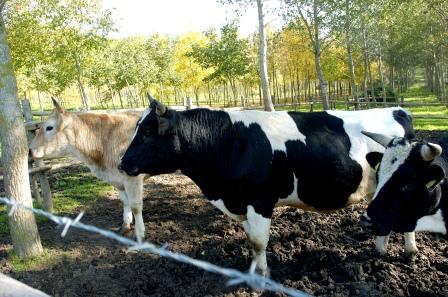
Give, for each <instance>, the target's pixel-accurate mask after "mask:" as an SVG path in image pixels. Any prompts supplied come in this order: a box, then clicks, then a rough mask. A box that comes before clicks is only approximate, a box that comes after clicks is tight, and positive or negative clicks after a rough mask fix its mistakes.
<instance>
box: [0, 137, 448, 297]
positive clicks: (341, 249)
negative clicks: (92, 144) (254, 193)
mask: <svg viewBox="0 0 448 297" xmlns="http://www.w3.org/2000/svg"><path fill="white" fill-rule="evenodd" d="M422 135H423V136H434V137H438V136H440V133H431V134H430V133H428V132H425V133H419V135H418V136H420V137H421V136H422ZM444 136H445V135H444ZM66 170H68V171H70V170H74V171H79V170H87V169H86V168H84V167H80V166H79V165H76V166H72V167H69V168H67V169H66ZM364 209H365V204H364V205H363V204H359V205H356V206H352V207H349V208H347V209H344V210H341V211H337V212H334V213H329V214H316V213H312V212H304V211H301V210H296V209H292V208H281V209H277V210H276V212H275V215H274V218H273V226H272V229H271V238H270V243H269V246H268V256H267V257H268V264H269V266H270V268H271V277H272V278H273V279H274V280H276V281H278V282H281V283H283V284H285V285H287V286H290V287H293V288H297V289H299V290H303V291H305V292H308V293H310V294H312V295H317V296H448V241H447V240H446V239H444V238H442V237H440V236H438V235H434V234H424V233H419V234H417V243H418V246H419V249H420V253H419V254H418V255H417V256H416V257H414V258H413V259H407V258H406V257H404V255H403V236H402V235H400V234H395V235H393V236H392V237H391V242H390V249H389V253H388V255H387V256H384V257H380V256H378V255H376V254H375V253H374V251H373V247H374V242H373V236H372V235H371V234H369V233H368V232H367V231H366V230H363V229H362V228H361V227H360V225H359V224H358V220H359V217H360V215H361V214H362V213H363V211H364ZM70 215H72V216H75V215H76V214H70ZM144 220H145V224H146V235H147V239H148V240H150V241H152V242H154V243H156V244H160V245H162V244H165V243H167V244H168V249H170V250H172V251H176V252H182V253H186V254H187V255H189V256H192V257H194V258H198V259H203V260H206V261H209V262H212V263H215V264H217V265H220V266H225V267H232V268H236V269H239V270H246V269H247V268H248V266H249V264H250V260H251V256H250V246H249V244H248V243H247V242H246V236H245V233H244V231H243V228H242V227H241V226H240V225H239V224H237V223H235V222H232V221H231V220H230V219H228V218H227V217H226V216H224V215H223V214H221V213H220V212H219V211H218V210H216V209H214V208H213V207H212V206H211V205H210V204H208V202H207V201H206V199H205V198H203V196H202V194H201V192H200V191H199V189H198V188H197V187H196V186H195V185H194V184H193V183H192V181H191V180H189V179H188V178H186V177H184V176H182V175H180V174H170V175H162V176H158V177H152V178H149V179H148V180H147V181H146V183H145V200H144ZM83 222H85V223H91V224H95V225H97V226H100V227H103V228H107V229H111V230H117V229H118V227H119V225H120V223H121V204H120V201H119V200H118V198H117V195H116V193H111V195H109V196H108V197H106V196H105V197H101V199H99V201H98V203H97V204H95V205H94V207H90V208H88V209H86V214H85V216H84V218H83ZM39 230H40V234H41V237H42V240H43V243H44V245H45V247H47V248H49V249H50V252H51V251H55V253H56V251H58V250H64V251H67V252H66V253H64V256H63V257H62V260H60V261H55V263H52V264H51V265H45V266H44V267H39V268H37V269H34V270H32V271H26V272H16V271H14V270H13V269H12V268H11V266H10V265H9V264H8V262H7V261H6V259H5V257H6V250H7V249H8V248H9V247H10V245H9V239H8V238H5V237H3V238H0V272H3V273H7V274H9V275H10V276H12V277H14V278H16V279H18V280H20V281H23V282H25V283H27V284H29V285H31V286H33V287H35V288H38V289H40V290H42V291H44V292H47V293H48V294H51V295H54V296H111V297H112V296H258V295H262V296H272V295H275V296H278V295H280V294H272V293H260V292H253V291H252V290H251V289H249V288H248V287H246V286H243V285H241V286H237V287H228V286H226V281H227V279H226V278H224V277H221V276H217V275H214V274H211V273H207V272H203V271H202V270H199V269H196V268H193V267H190V266H187V265H184V264H179V263H177V262H174V261H172V260H167V259H163V258H160V257H157V256H154V255H151V254H145V253H130V252H127V251H126V249H125V248H123V247H122V246H120V245H118V244H116V243H114V242H111V241H109V240H107V239H104V238H102V237H100V236H98V235H92V234H88V233H85V232H81V231H76V230H74V229H70V231H69V234H68V235H67V237H66V238H64V239H61V237H60V232H61V230H60V229H57V228H55V226H54V225H53V224H52V223H50V222H46V223H42V224H40V226H39ZM57 253H60V252H57ZM2 258H3V259H2Z"/></svg>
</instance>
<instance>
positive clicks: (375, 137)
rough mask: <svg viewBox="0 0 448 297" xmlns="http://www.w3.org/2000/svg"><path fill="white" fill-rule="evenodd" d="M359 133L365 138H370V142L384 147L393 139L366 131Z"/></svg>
mask: <svg viewBox="0 0 448 297" xmlns="http://www.w3.org/2000/svg"><path fill="white" fill-rule="evenodd" d="M361 133H362V134H364V135H365V136H367V137H369V138H371V139H372V140H374V141H376V142H378V143H379V144H381V145H382V146H384V147H386V146H387V145H388V144H389V143H390V142H391V141H392V139H393V137H390V136H387V135H383V134H377V133H372V132H366V131H361Z"/></svg>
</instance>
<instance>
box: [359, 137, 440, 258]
mask: <svg viewBox="0 0 448 297" xmlns="http://www.w3.org/2000/svg"><path fill="white" fill-rule="evenodd" d="M363 133H365V134H366V135H367V136H369V137H370V138H372V139H373V140H375V141H377V142H378V143H379V144H381V145H383V146H384V147H385V148H386V150H385V152H384V156H383V158H382V160H381V163H380V165H379V168H378V171H377V179H378V187H377V189H376V191H375V194H374V196H373V200H372V202H371V203H370V205H369V207H368V209H367V214H364V217H363V221H364V223H366V222H367V223H369V224H370V225H371V227H372V228H373V231H374V232H375V233H376V235H377V239H376V247H375V248H376V250H377V251H378V252H379V253H380V254H385V253H386V249H387V244H388V240H389V234H390V233H391V231H394V232H400V233H404V234H405V251H406V253H407V254H414V253H416V252H417V245H416V242H415V233H414V232H415V231H430V232H437V233H442V234H445V235H446V234H447V229H448V180H447V177H446V173H445V172H448V139H445V140H440V141H439V144H436V143H430V142H426V141H421V140H408V139H405V138H402V137H395V138H392V137H389V136H385V135H379V134H376V133H368V132H363Z"/></svg>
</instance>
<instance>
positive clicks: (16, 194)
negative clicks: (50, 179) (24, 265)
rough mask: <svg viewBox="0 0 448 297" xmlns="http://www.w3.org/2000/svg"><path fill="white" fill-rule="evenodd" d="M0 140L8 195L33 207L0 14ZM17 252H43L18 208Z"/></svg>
mask: <svg viewBox="0 0 448 297" xmlns="http://www.w3.org/2000/svg"><path fill="white" fill-rule="evenodd" d="M0 45H1V46H0V71H1V73H2V75H0V140H1V144H2V163H3V170H4V172H3V174H4V177H5V179H4V186H5V191H6V195H7V196H8V197H11V198H14V199H15V200H16V201H17V202H19V203H21V204H24V205H26V206H29V207H32V200H31V190H30V180H29V175H28V145H27V140H26V133H25V125H24V122H23V117H22V112H21V109H20V105H19V98H18V94H17V82H16V77H15V74H14V69H13V65H12V61H11V55H10V50H9V45H8V41H7V39H6V29H5V23H4V21H3V15H2V14H1V11H0ZM8 220H9V228H10V234H11V239H12V243H13V246H14V251H15V252H16V253H17V254H18V255H19V256H20V257H21V258H28V257H32V256H36V255H39V254H40V253H42V251H43V249H42V244H41V241H40V237H39V232H38V231H37V225H36V220H35V218H34V214H33V213H31V212H29V211H25V210H23V209H16V210H15V211H14V213H13V214H12V216H10V217H8Z"/></svg>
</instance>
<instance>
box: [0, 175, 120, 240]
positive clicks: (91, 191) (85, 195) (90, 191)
mask: <svg viewBox="0 0 448 297" xmlns="http://www.w3.org/2000/svg"><path fill="white" fill-rule="evenodd" d="M52 180H54V182H52V184H51V190H52V194H53V206H54V212H55V213H56V214H58V213H62V214H72V213H76V212H79V211H80V210H82V209H85V208H89V207H90V206H91V205H93V204H94V203H95V201H97V199H99V198H100V197H104V196H106V195H107V194H108V193H110V192H111V191H113V187H112V186H111V185H109V184H106V183H104V182H102V181H100V180H98V179H97V178H95V177H94V176H93V175H92V174H91V173H90V172H89V171H88V169H86V168H85V167H83V168H81V169H80V170H77V171H76V172H71V173H70V172H65V171H63V172H56V173H54V174H53V177H52ZM34 207H36V208H41V205H38V204H36V203H34ZM36 221H37V223H38V224H39V223H42V222H45V221H46V219H45V218H44V217H41V216H36ZM2 235H9V226H8V216H7V211H6V206H4V205H0V236H2Z"/></svg>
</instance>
